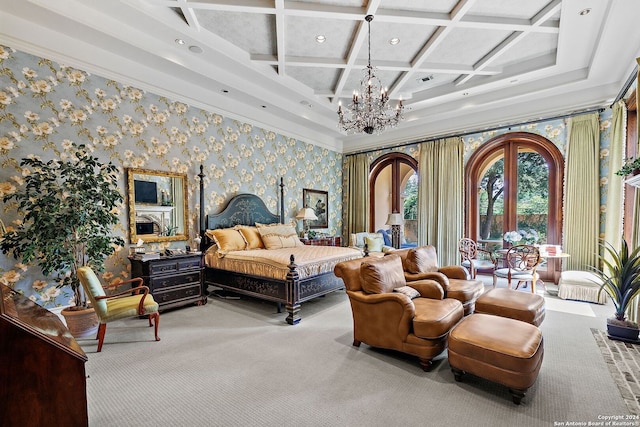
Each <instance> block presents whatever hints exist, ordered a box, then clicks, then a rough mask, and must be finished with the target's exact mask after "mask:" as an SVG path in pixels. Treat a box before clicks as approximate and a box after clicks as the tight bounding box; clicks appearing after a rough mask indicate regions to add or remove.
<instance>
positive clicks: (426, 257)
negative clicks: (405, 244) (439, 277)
mask: <svg viewBox="0 0 640 427" xmlns="http://www.w3.org/2000/svg"><path fill="white" fill-rule="evenodd" d="M405 269H406V270H407V271H408V272H409V273H413V274H417V273H428V272H433V271H438V256H437V255H436V248H435V247H433V246H430V245H429V246H421V247H419V248H413V249H410V250H409V252H408V253H407V259H406V260H405Z"/></svg>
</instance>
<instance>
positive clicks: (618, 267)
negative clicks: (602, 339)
mask: <svg viewBox="0 0 640 427" xmlns="http://www.w3.org/2000/svg"><path fill="white" fill-rule="evenodd" d="M600 246H601V247H602V248H603V251H602V254H600V255H599V258H600V262H601V264H602V269H599V268H593V270H594V272H595V274H596V275H597V276H599V278H600V279H601V280H602V285H601V286H600V291H599V292H606V293H607V294H609V296H610V297H611V300H612V301H613V305H614V306H615V313H614V316H613V317H610V318H608V319H607V333H608V335H609V338H611V339H619V340H623V341H624V340H627V341H637V340H638V332H639V330H640V329H639V326H638V324H637V323H635V322H632V321H630V320H628V319H627V314H626V311H627V308H629V304H630V303H631V301H632V300H633V298H634V297H635V296H636V295H638V293H639V292H640V247H637V248H635V249H634V250H633V251H632V252H631V253H629V246H628V245H627V241H626V240H625V239H624V238H622V245H621V248H620V251H617V250H616V249H615V248H614V247H613V246H612V245H611V244H610V243H608V242H603V243H601V244H600ZM598 295H599V294H598Z"/></svg>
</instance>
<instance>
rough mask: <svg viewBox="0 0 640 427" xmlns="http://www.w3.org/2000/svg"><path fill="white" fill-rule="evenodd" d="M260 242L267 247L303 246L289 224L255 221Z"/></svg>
mask: <svg viewBox="0 0 640 427" xmlns="http://www.w3.org/2000/svg"><path fill="white" fill-rule="evenodd" d="M256 227H258V232H259V233H260V237H261V238H262V243H263V244H264V247H265V248H267V249H281V248H295V247H296V246H304V243H302V242H301V241H300V239H298V233H297V232H296V228H295V227H294V226H293V225H290V224H269V225H267V224H260V223H259V222H256Z"/></svg>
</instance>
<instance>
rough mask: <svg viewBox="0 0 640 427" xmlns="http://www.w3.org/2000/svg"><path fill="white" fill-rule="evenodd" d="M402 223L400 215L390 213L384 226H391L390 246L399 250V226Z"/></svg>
mask: <svg viewBox="0 0 640 427" xmlns="http://www.w3.org/2000/svg"><path fill="white" fill-rule="evenodd" d="M402 223H403V219H402V215H401V214H399V213H397V212H394V213H390V214H389V217H388V218H387V222H386V223H385V225H390V226H391V246H393V247H394V248H396V249H400V226H401V225H402Z"/></svg>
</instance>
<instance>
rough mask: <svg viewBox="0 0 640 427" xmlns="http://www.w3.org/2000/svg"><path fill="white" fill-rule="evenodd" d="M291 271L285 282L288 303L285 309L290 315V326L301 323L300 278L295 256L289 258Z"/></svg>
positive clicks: (288, 319)
mask: <svg viewBox="0 0 640 427" xmlns="http://www.w3.org/2000/svg"><path fill="white" fill-rule="evenodd" d="M289 260H290V262H289V265H288V267H289V271H288V272H287V278H286V280H285V286H286V289H287V295H286V297H287V303H286V305H285V308H286V309H287V312H288V313H289V315H288V316H287V323H288V324H290V325H297V324H298V323H300V319H301V317H300V302H299V301H300V276H299V275H298V271H297V267H298V266H297V265H296V262H295V258H294V256H293V254H292V255H291V257H290V258H289Z"/></svg>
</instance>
